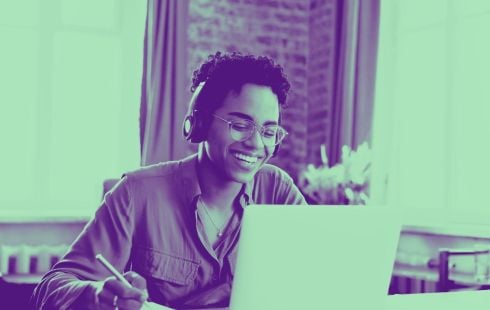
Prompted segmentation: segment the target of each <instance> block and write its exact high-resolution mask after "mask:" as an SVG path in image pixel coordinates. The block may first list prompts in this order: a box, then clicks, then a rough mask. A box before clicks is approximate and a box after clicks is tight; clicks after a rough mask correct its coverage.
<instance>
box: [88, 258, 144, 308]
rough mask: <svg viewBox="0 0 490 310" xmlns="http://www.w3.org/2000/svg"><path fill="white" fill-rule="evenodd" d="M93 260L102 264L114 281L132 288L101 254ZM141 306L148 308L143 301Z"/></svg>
mask: <svg viewBox="0 0 490 310" xmlns="http://www.w3.org/2000/svg"><path fill="white" fill-rule="evenodd" d="M95 259H96V260H98V261H99V262H100V263H101V264H102V266H104V267H105V268H106V269H107V270H108V271H109V272H110V273H111V274H112V275H114V276H115V277H116V279H118V280H119V281H121V282H122V283H123V284H124V285H126V286H127V287H133V286H132V285H131V283H129V282H128V280H126V278H124V277H123V275H122V274H121V273H120V272H119V271H117V270H116V268H114V266H112V265H111V263H109V261H108V260H107V259H105V257H104V256H103V255H102V254H100V253H99V254H97V255H95ZM143 305H144V306H146V307H148V306H149V304H148V301H145V302H144V303H143Z"/></svg>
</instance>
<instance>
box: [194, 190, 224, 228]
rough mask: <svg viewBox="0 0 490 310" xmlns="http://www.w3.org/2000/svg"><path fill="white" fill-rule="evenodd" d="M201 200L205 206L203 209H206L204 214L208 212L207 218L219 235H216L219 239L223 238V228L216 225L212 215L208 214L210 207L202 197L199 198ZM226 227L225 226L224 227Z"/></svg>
mask: <svg viewBox="0 0 490 310" xmlns="http://www.w3.org/2000/svg"><path fill="white" fill-rule="evenodd" d="M199 200H200V201H201V204H202V206H203V209H204V212H206V215H207V217H208V218H209V220H210V221H211V224H213V226H214V228H215V229H216V231H217V233H216V235H217V236H218V237H221V236H223V232H222V231H221V230H222V229H223V227H221V228H219V227H218V225H216V224H215V223H214V221H213V218H212V217H211V214H209V212H208V206H207V205H206V203H205V202H204V200H203V199H202V198H201V196H199ZM223 226H224V225H223Z"/></svg>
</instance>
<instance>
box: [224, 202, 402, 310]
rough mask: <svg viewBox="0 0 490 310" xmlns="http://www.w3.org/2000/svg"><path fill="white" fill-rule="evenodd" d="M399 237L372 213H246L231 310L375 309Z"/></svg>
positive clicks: (256, 208)
mask: <svg viewBox="0 0 490 310" xmlns="http://www.w3.org/2000/svg"><path fill="white" fill-rule="evenodd" d="M400 231H401V222H400V217H399V215H398V214H397V213H396V212H395V211H393V210H388V209H382V208H380V207H374V206H349V207H345V206H272V205H251V206H248V207H247V208H246V209H245V213H244V217H243V222H242V230H241V235H240V244H239V248H238V257H237V264H236V267H235V276H234V282H233V290H232V296H231V309H233V310H235V309H236V310H241V309H269V310H270V309H335V308H338V309H354V307H357V306H362V307H363V308H366V307H367V308H368V309H379V308H380V307H381V303H384V301H385V299H386V296H387V292H388V287H389V283H390V278H391V272H392V269H393V264H394V261H395V254H396V248H397V244H398V239H399V236H400ZM334 307H335V308H334ZM374 307H376V308H374Z"/></svg>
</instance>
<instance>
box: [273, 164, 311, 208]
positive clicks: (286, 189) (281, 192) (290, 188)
mask: <svg viewBox="0 0 490 310" xmlns="http://www.w3.org/2000/svg"><path fill="white" fill-rule="evenodd" d="M280 179H281V181H280V182H279V186H278V188H277V191H278V193H277V197H278V199H279V200H280V202H281V203H283V204H285V205H307V204H308V203H307V202H306V199H305V197H304V196H303V194H302V193H301V191H300V190H299V188H298V187H297V186H296V184H294V182H293V179H292V178H291V177H290V176H289V175H287V174H286V173H285V172H282V171H281V173H280Z"/></svg>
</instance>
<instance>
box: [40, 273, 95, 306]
mask: <svg viewBox="0 0 490 310" xmlns="http://www.w3.org/2000/svg"><path fill="white" fill-rule="evenodd" d="M94 288H95V285H94V282H92V281H86V280H81V279H79V278H78V277H76V276H75V275H72V274H70V273H66V272H61V271H54V272H50V273H48V274H46V275H45V276H44V277H43V279H42V280H41V282H40V283H39V284H38V286H37V287H36V289H35V291H34V294H33V305H34V307H35V309H76V308H77V307H79V306H80V303H82V302H83V303H84V304H85V305H88V304H90V303H91V300H90V299H91V298H92V296H93V291H94ZM85 309H87V308H86V307H85Z"/></svg>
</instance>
